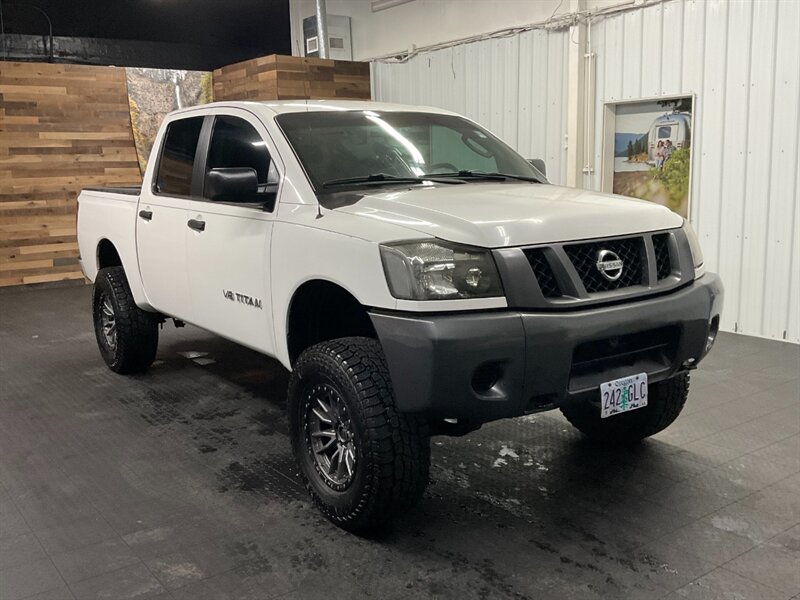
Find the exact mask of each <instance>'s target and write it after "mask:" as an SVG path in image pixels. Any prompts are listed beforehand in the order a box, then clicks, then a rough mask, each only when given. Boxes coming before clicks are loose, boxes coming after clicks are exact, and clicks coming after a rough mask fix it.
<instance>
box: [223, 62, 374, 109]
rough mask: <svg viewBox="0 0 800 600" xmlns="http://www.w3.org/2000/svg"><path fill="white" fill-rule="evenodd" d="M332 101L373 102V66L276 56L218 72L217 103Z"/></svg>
mask: <svg viewBox="0 0 800 600" xmlns="http://www.w3.org/2000/svg"><path fill="white" fill-rule="evenodd" d="M329 98H353V99H359V100H369V99H370V86H369V63H365V62H364V63H362V62H350V61H344V60H328V59H324V58H307V57H303V56H278V55H275V54H273V55H271V56H263V57H261V58H254V59H252V60H247V61H244V62H240V63H236V64H233V65H228V66H226V67H222V68H221V69H216V70H215V71H214V100H288V99H303V100H323V99H329Z"/></svg>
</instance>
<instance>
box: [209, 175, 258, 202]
mask: <svg viewBox="0 0 800 600" xmlns="http://www.w3.org/2000/svg"><path fill="white" fill-rule="evenodd" d="M257 193H258V175H257V174H256V170H255V169H253V168H250V167H228V168H224V169H211V170H210V171H209V172H208V175H206V186H205V197H206V198H208V199H209V200H221V201H223V202H263V200H261V199H259V198H258V197H257V195H256V194H257Z"/></svg>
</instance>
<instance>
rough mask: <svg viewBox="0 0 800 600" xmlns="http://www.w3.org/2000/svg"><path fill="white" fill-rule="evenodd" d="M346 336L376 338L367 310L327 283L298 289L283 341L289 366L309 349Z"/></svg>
mask: <svg viewBox="0 0 800 600" xmlns="http://www.w3.org/2000/svg"><path fill="white" fill-rule="evenodd" d="M347 336H364V337H370V338H377V335H376V334H375V328H374V327H373V326H372V321H371V320H370V318H369V314H367V309H366V308H364V307H363V306H362V305H361V303H360V302H359V301H358V300H356V299H355V297H354V296H353V295H352V294H351V293H350V292H348V291H347V290H345V289H344V288H342V287H341V286H338V285H336V284H335V283H331V282H330V281H321V280H315V281H309V282H306V283H304V284H303V285H301V286H300V288H298V290H297V291H296V292H295V294H294V297H293V298H292V303H291V305H290V307H289V321H288V334H287V337H288V346H289V359H290V360H291V362H292V364H294V361H295V360H297V357H298V356H300V353H301V352H303V350H305V349H306V348H308V347H309V346H313V345H314V344H318V343H319V342H324V341H327V340H332V339H336V338H340V337H347Z"/></svg>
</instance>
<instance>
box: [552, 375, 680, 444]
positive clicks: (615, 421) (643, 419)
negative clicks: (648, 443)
mask: <svg viewBox="0 0 800 600" xmlns="http://www.w3.org/2000/svg"><path fill="white" fill-rule="evenodd" d="M649 393H650V394H649V398H648V399H647V406H645V407H644V408H637V409H636V410H632V411H630V412H627V413H623V414H620V415H614V416H613V417H608V418H605V419H601V418H600V410H599V409H598V407H597V406H593V405H591V404H589V403H588V402H582V403H576V404H573V405H569V406H564V407H563V408H562V409H561V412H562V413H563V414H564V416H565V417H566V418H567V420H568V421H569V422H570V423H572V425H574V426H575V427H576V428H577V429H579V430H580V431H581V432H582V433H583V434H584V435H585V436H586V437H588V438H589V439H591V440H592V441H594V442H598V443H601V444H604V445H608V446H627V445H632V444H635V443H637V442H639V441H641V440H643V439H644V438H646V437H649V436H651V435H654V434H656V433H658V432H659V431H663V430H664V429H666V428H667V427H669V426H670V425H671V424H672V422H673V421H675V419H677V418H678V415H679V414H680V413H681V410H683V405H684V404H686V398H687V396H688V395H689V374H688V373H681V374H679V375H676V376H674V377H672V378H670V379H666V380H664V381H659V382H658V383H654V384H651V385H650V389H649Z"/></svg>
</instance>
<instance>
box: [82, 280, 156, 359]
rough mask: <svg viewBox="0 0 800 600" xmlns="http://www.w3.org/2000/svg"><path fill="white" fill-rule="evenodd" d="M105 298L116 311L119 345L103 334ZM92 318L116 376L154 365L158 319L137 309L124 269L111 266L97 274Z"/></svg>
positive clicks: (104, 353)
mask: <svg viewBox="0 0 800 600" xmlns="http://www.w3.org/2000/svg"><path fill="white" fill-rule="evenodd" d="M105 298H108V300H109V301H110V303H111V306H112V307H113V309H114V320H115V321H116V344H115V345H113V346H112V345H111V344H109V342H108V341H107V340H106V336H105V334H104V332H103V322H102V313H103V302H104V299H105ZM92 316H93V319H94V333H95V337H96V338H97V345H98V346H99V347H100V354H101V355H102V357H103V360H105V362H106V364H107V365H108V368H109V369H111V370H112V371H114V372H116V373H138V372H140V371H144V370H145V369H147V367H149V366H150V365H151V364H152V363H153V360H154V359H155V357H156V350H157V349H158V318H157V316H156V315H155V314H154V313H150V312H147V311H144V310H142V309H141V308H139V307H138V306H136V303H135V302H134V300H133V294H131V288H130V286H129V285H128V278H127V277H126V276H125V270H124V269H123V268H122V267H108V268H105V269H101V270H100V272H99V273H98V274H97V278H96V279H95V282H94V295H93V298H92Z"/></svg>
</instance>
